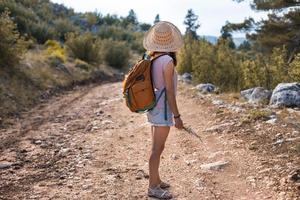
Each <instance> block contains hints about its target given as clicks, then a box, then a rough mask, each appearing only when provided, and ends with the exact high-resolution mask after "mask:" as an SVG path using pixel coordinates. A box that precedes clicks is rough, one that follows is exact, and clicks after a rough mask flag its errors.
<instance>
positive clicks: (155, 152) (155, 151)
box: [152, 145, 165, 155]
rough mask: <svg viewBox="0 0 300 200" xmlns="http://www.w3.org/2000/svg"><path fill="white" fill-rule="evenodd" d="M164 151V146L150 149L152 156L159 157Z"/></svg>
mask: <svg viewBox="0 0 300 200" xmlns="http://www.w3.org/2000/svg"><path fill="white" fill-rule="evenodd" d="M164 149H165V145H160V146H155V147H152V154H155V155H160V154H161V153H162V152H163V150H164Z"/></svg>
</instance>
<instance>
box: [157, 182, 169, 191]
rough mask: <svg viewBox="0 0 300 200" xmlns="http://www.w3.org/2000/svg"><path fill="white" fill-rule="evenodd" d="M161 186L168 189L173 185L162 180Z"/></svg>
mask: <svg viewBox="0 0 300 200" xmlns="http://www.w3.org/2000/svg"><path fill="white" fill-rule="evenodd" d="M159 187H160V188H161V189H166V188H169V187H171V185H170V184H169V183H165V182H163V181H162V182H160V184H159Z"/></svg>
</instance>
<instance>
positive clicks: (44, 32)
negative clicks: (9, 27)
mask: <svg viewBox="0 0 300 200" xmlns="http://www.w3.org/2000/svg"><path fill="white" fill-rule="evenodd" d="M29 27H30V31H29V35H30V36H31V37H33V38H34V39H35V40H36V41H37V42H38V43H39V44H44V43H45V42H46V41H47V40H51V39H54V38H55V30H54V28H53V27H51V26H49V25H48V24H47V23H45V22H38V23H34V22H32V23H29Z"/></svg>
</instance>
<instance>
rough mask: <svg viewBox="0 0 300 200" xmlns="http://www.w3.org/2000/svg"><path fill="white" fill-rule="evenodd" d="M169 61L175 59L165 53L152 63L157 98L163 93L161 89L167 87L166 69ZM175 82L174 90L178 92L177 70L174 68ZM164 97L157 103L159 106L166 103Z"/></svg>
mask: <svg viewBox="0 0 300 200" xmlns="http://www.w3.org/2000/svg"><path fill="white" fill-rule="evenodd" d="M169 62H173V59H172V57H171V56H169V55H164V56H161V57H159V58H157V59H156V60H154V61H153V63H152V81H153V87H154V89H155V94H156V98H157V97H158V95H159V94H160V93H161V91H162V90H163V89H164V88H165V87H166V82H165V78H164V70H165V68H166V66H167V64H168V63H169ZM173 80H174V81H173V82H174V91H175V94H176V91H177V72H176V69H175V68H174V75H173ZM164 99H165V95H163V96H162V97H161V98H160V100H159V102H158V103H157V106H158V107H162V106H163V105H164Z"/></svg>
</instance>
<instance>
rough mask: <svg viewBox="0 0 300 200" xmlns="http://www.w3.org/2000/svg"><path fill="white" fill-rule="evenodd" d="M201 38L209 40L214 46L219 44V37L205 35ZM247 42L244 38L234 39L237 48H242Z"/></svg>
mask: <svg viewBox="0 0 300 200" xmlns="http://www.w3.org/2000/svg"><path fill="white" fill-rule="evenodd" d="M200 37H202V38H204V39H205V40H207V41H208V42H210V43H212V44H217V41H218V37H216V36H211V35H203V36H200ZM245 40H246V38H242V37H238V38H233V42H234V44H235V45H236V46H237V47H238V46H240V45H241V44H242V43H243V42H244V41H245Z"/></svg>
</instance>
